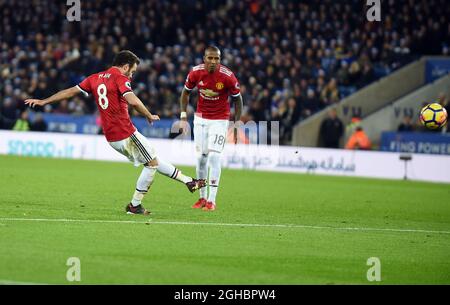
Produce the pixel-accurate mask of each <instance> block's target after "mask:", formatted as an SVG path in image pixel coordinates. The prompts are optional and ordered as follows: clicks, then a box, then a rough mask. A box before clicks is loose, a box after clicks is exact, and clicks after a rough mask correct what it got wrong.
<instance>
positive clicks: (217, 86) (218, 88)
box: [216, 82, 224, 90]
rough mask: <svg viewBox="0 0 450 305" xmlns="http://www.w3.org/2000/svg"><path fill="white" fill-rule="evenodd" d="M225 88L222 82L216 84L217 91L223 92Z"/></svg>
mask: <svg viewBox="0 0 450 305" xmlns="http://www.w3.org/2000/svg"><path fill="white" fill-rule="evenodd" d="M223 87H224V85H223V83H221V82H218V83H216V89H217V90H222V89H223Z"/></svg>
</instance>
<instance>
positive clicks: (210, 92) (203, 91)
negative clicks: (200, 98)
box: [200, 89, 219, 97]
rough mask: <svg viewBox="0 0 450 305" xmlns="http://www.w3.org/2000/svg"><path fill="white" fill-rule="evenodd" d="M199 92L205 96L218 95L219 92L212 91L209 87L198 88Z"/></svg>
mask: <svg viewBox="0 0 450 305" xmlns="http://www.w3.org/2000/svg"><path fill="white" fill-rule="evenodd" d="M200 93H201V94H203V95H204V96H207V97H215V96H218V95H219V93H217V92H215V91H212V90H211V89H200Z"/></svg>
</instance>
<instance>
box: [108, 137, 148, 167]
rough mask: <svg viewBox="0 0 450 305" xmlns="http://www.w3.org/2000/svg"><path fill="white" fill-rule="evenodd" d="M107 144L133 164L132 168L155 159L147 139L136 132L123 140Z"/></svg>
mask: <svg viewBox="0 0 450 305" xmlns="http://www.w3.org/2000/svg"><path fill="white" fill-rule="evenodd" d="M108 143H109V145H111V147H112V148H114V149H115V150H117V151H118V152H119V153H121V154H122V155H124V156H125V157H127V158H128V160H130V161H131V162H133V164H134V166H139V165H141V164H145V163H148V162H150V161H151V160H153V159H155V158H156V152H155V149H154V148H153V147H152V146H151V145H150V143H149V141H148V140H147V138H146V137H144V136H143V135H142V134H141V133H140V132H139V131H137V130H136V131H135V132H134V133H133V134H132V135H131V136H130V137H128V138H126V139H124V140H121V141H116V142H108Z"/></svg>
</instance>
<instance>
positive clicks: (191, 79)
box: [184, 70, 197, 91]
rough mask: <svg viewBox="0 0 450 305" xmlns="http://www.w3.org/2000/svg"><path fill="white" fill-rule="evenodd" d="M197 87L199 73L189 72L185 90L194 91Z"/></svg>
mask: <svg viewBox="0 0 450 305" xmlns="http://www.w3.org/2000/svg"><path fill="white" fill-rule="evenodd" d="M195 86H197V73H195V71H193V70H191V72H189V74H188V76H187V77H186V82H185V83H184V88H185V89H186V90H187V91H192V89H194V88H195Z"/></svg>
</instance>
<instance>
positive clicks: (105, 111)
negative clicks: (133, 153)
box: [77, 67, 136, 142]
mask: <svg viewBox="0 0 450 305" xmlns="http://www.w3.org/2000/svg"><path fill="white" fill-rule="evenodd" d="M77 87H78V89H80V90H81V91H82V92H83V93H84V94H86V95H88V94H89V93H92V94H93V95H94V98H95V101H96V102H97V107H98V110H99V112H100V117H101V121H102V128H103V133H104V134H105V137H106V140H108V142H115V141H120V140H123V139H126V138H128V137H129V136H130V135H131V134H132V133H133V132H135V131H136V127H134V125H133V123H132V122H131V119H130V115H129V114H128V103H127V101H126V100H125V98H124V96H125V95H126V94H127V93H131V92H132V90H131V84H130V79H129V78H128V77H126V76H125V75H123V74H122V73H120V71H119V69H117V68H115V67H111V68H109V69H108V70H106V71H102V72H99V73H95V74H92V75H90V76H89V77H87V78H86V79H84V80H83V81H82V82H81V83H80V84H79V85H78V86H77Z"/></svg>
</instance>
